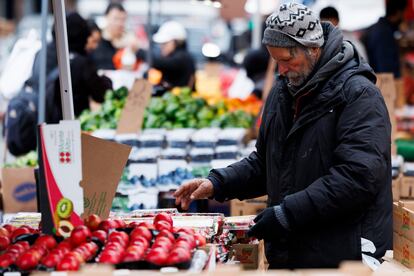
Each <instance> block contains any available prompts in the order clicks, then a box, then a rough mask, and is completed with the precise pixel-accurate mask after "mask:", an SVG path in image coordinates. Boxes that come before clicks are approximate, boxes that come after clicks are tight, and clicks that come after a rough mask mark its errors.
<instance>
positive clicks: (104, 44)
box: [92, 3, 138, 70]
mask: <svg viewBox="0 0 414 276" xmlns="http://www.w3.org/2000/svg"><path fill="white" fill-rule="evenodd" d="M127 17H128V14H127V12H126V10H125V9H124V7H123V6H122V5H121V4H119V3H110V4H109V5H108V7H107V8H106V11H105V19H106V26H105V28H104V29H103V31H102V39H101V41H100V43H99V45H98V48H97V49H96V50H95V51H93V52H92V58H93V60H94V62H95V64H96V67H97V68H98V69H110V70H113V69H115V66H114V62H113V57H114V55H115V54H116V53H117V51H118V50H121V49H124V48H129V49H131V51H133V52H135V51H136V50H138V41H137V39H136V37H135V36H134V35H133V34H131V33H128V32H126V29H125V25H126V21H127Z"/></svg>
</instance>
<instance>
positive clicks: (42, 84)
mask: <svg viewBox="0 0 414 276" xmlns="http://www.w3.org/2000/svg"><path fill="white" fill-rule="evenodd" d="M48 10H49V1H48V0H42V32H41V34H42V48H41V49H40V74H39V113H38V119H37V123H38V124H41V123H43V122H44V121H45V111H46V110H45V105H46V56H47V41H46V32H47V19H48V18H47V15H48Z"/></svg>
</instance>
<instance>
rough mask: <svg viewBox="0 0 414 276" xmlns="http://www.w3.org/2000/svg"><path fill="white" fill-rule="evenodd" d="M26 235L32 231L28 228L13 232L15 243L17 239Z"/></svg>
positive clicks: (12, 237)
mask: <svg viewBox="0 0 414 276" xmlns="http://www.w3.org/2000/svg"><path fill="white" fill-rule="evenodd" d="M25 234H30V230H29V229H28V228H26V227H20V228H17V229H16V230H14V231H13V233H12V235H11V239H12V241H14V240H15V239H16V238H17V237H19V236H21V235H25Z"/></svg>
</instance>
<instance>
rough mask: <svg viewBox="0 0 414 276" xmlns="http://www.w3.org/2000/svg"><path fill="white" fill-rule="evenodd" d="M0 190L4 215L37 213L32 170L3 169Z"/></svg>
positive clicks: (34, 181)
mask: <svg viewBox="0 0 414 276" xmlns="http://www.w3.org/2000/svg"><path fill="white" fill-rule="evenodd" d="M1 190H2V199H3V211H4V212H5V213H17V212H37V201H36V180H35V175H34V168H3V169H2V170H1Z"/></svg>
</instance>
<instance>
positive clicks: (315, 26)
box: [262, 3, 324, 48]
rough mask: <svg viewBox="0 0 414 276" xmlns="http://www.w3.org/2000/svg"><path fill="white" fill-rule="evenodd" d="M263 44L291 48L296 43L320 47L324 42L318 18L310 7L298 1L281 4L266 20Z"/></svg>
mask: <svg viewBox="0 0 414 276" xmlns="http://www.w3.org/2000/svg"><path fill="white" fill-rule="evenodd" d="M262 43H263V44H265V45H268V46H272V47H282V48H291V47H295V46H297V43H300V44H302V45H303V46H306V47H321V46H322V45H323V43H324V39H323V30H322V26H321V23H320V21H319V18H318V17H316V16H315V15H314V13H313V11H312V10H311V9H309V8H308V7H306V6H304V5H302V4H298V3H288V4H283V5H281V6H280V7H279V11H276V12H274V13H273V14H271V15H270V16H269V17H268V18H267V20H266V29H265V31H264V36H263V41H262Z"/></svg>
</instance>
